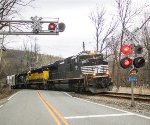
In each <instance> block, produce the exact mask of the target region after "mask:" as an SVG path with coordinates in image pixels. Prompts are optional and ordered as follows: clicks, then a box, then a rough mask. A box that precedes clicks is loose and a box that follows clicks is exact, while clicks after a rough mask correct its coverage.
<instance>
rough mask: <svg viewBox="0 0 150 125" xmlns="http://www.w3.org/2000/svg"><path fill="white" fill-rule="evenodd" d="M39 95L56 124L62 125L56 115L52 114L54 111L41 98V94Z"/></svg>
mask: <svg viewBox="0 0 150 125" xmlns="http://www.w3.org/2000/svg"><path fill="white" fill-rule="evenodd" d="M37 95H38V96H39V98H40V100H41V101H42V102H43V104H44V106H45V107H46V109H47V110H48V112H49V113H50V114H51V116H52V117H53V119H54V120H55V122H56V123H57V125H61V123H60V121H59V120H58V118H57V117H56V116H55V114H54V113H53V112H52V110H51V109H50V108H49V107H48V105H47V104H46V103H45V101H44V100H43V98H42V97H41V95H40V94H39V92H38V93H37Z"/></svg>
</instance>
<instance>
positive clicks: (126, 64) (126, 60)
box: [120, 57, 133, 69]
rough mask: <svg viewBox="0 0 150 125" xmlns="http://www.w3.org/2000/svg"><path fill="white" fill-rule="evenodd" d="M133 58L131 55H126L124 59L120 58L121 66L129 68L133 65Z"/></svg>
mask: <svg viewBox="0 0 150 125" xmlns="http://www.w3.org/2000/svg"><path fill="white" fill-rule="evenodd" d="M132 62H133V61H132V59H130V58H129V57H125V58H123V59H121V60H120V66H121V67H122V68H124V69H126V68H129V67H130V66H131V65H132Z"/></svg>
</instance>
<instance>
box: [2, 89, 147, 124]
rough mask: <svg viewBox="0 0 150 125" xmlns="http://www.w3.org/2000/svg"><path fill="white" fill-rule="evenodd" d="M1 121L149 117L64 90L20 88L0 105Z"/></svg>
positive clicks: (132, 120) (75, 121)
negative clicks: (82, 97)
mask: <svg viewBox="0 0 150 125" xmlns="http://www.w3.org/2000/svg"><path fill="white" fill-rule="evenodd" d="M0 125H150V117H146V116H141V115H138V114H134V113H130V112H126V111H122V110H119V109H116V108H112V107H108V106H105V105H101V104H96V103H92V102H88V101H86V100H82V99H78V98H75V97H71V96H69V95H68V94H67V93H65V92H57V91H44V90H21V91H19V92H18V93H16V94H15V95H13V96H11V97H10V98H9V99H8V101H7V102H6V103H5V104H3V105H1V106H0Z"/></svg>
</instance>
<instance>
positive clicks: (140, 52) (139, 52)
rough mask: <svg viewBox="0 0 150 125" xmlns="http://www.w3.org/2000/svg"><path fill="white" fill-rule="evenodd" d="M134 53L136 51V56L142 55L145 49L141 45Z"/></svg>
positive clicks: (136, 47)
mask: <svg viewBox="0 0 150 125" xmlns="http://www.w3.org/2000/svg"><path fill="white" fill-rule="evenodd" d="M134 51H135V54H142V52H143V47H142V46H141V45H137V46H135V49H134Z"/></svg>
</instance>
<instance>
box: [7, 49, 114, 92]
mask: <svg viewBox="0 0 150 125" xmlns="http://www.w3.org/2000/svg"><path fill="white" fill-rule="evenodd" d="M7 82H8V84H10V86H12V88H31V87H32V86H35V87H36V88H38V89H53V90H56V89H63V90H69V91H79V92H91V93H101V92H107V91H111V90H112V87H113V82H112V79H111V77H110V75H109V67H108V62H107V61H105V60H104V58H103V54H101V53H100V52H96V51H82V52H80V53H78V54H77V55H75V56H71V57H68V58H65V59H63V60H59V61H56V62H54V63H52V64H48V65H46V66H41V67H39V68H36V69H32V70H30V71H25V72H23V73H20V74H16V75H12V76H7ZM11 82H12V83H11Z"/></svg>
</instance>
